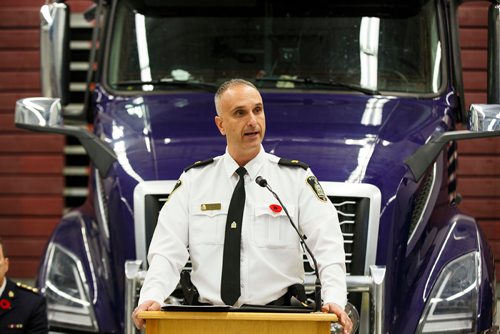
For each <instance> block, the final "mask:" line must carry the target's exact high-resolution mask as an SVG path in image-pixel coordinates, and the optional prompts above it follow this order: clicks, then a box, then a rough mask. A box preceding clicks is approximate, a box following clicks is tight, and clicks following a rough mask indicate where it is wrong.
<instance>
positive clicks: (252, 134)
mask: <svg viewBox="0 0 500 334" xmlns="http://www.w3.org/2000/svg"><path fill="white" fill-rule="evenodd" d="M258 134H259V132H258V131H253V132H246V133H245V136H255V135H258Z"/></svg>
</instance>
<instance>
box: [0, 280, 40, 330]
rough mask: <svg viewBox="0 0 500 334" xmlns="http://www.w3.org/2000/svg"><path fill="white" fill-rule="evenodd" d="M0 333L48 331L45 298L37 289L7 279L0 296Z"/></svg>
mask: <svg viewBox="0 0 500 334" xmlns="http://www.w3.org/2000/svg"><path fill="white" fill-rule="evenodd" d="M0 333H1V334H21V333H30V334H35V333H36V334H38V333H44V334H46V333H48V324H47V306H46V304H45V298H44V297H43V296H42V295H40V294H38V293H37V292H36V290H34V289H32V288H30V287H27V286H24V285H20V284H19V285H18V284H16V283H14V282H12V281H11V280H9V279H7V284H6V286H5V290H4V291H3V293H2V295H1V296H0Z"/></svg>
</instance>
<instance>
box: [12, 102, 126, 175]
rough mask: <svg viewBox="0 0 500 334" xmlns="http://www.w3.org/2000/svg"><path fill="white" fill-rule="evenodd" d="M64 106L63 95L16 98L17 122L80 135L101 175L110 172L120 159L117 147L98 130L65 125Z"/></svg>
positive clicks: (46, 129)
mask: <svg viewBox="0 0 500 334" xmlns="http://www.w3.org/2000/svg"><path fill="white" fill-rule="evenodd" d="M62 110H63V109H62V106H61V101H60V100H59V99H54V98H49V97H31V98H25V99H20V100H18V101H17V102H16V115H15V123H16V126H17V127H18V128H22V129H28V130H31V131H37V132H49V133H58V134H63V135H68V136H74V137H76V138H77V139H78V140H79V141H80V143H81V144H82V146H83V147H84V148H85V151H87V154H88V155H89V157H90V160H92V163H93V164H94V166H95V167H96V168H97V169H98V170H99V173H100V174H101V176H103V177H104V176H106V175H107V174H108V171H109V168H110V167H111V165H112V164H113V162H115V161H116V153H115V151H113V150H112V149H111V148H110V147H109V145H108V144H107V143H106V142H104V141H102V140H101V139H99V138H98V137H97V136H96V135H95V134H94V133H92V132H89V131H87V130H85V129H82V128H80V127H78V126H70V125H64V123H63V117H62Z"/></svg>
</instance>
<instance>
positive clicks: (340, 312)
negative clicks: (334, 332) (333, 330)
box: [321, 303, 352, 334]
mask: <svg viewBox="0 0 500 334" xmlns="http://www.w3.org/2000/svg"><path fill="white" fill-rule="evenodd" d="M321 311H322V312H325V313H335V315H336V316H337V317H338V318H339V323H340V324H341V325H342V327H344V334H350V333H351V330H352V321H351V319H350V318H349V316H348V315H347V313H345V311H344V309H343V308H342V307H340V306H339V305H337V304H335V303H327V304H324V305H323V306H321Z"/></svg>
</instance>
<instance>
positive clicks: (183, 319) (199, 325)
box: [139, 311, 337, 334]
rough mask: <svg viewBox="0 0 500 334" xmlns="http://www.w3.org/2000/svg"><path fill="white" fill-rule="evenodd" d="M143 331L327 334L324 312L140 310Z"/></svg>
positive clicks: (333, 317)
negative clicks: (144, 329)
mask: <svg viewBox="0 0 500 334" xmlns="http://www.w3.org/2000/svg"><path fill="white" fill-rule="evenodd" d="M139 318H142V319H145V320H146V334H160V333H161V334H170V333H172V334H173V333H175V334H191V333H196V334H200V333H207V334H304V333H317V334H320V333H321V334H329V333H330V323H331V322H332V321H333V322H334V321H337V316H336V315H335V314H328V313H257V312H180V311H179V312H178V311H174V312H173V311H168V312H162V311H143V312H140V313H139Z"/></svg>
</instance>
